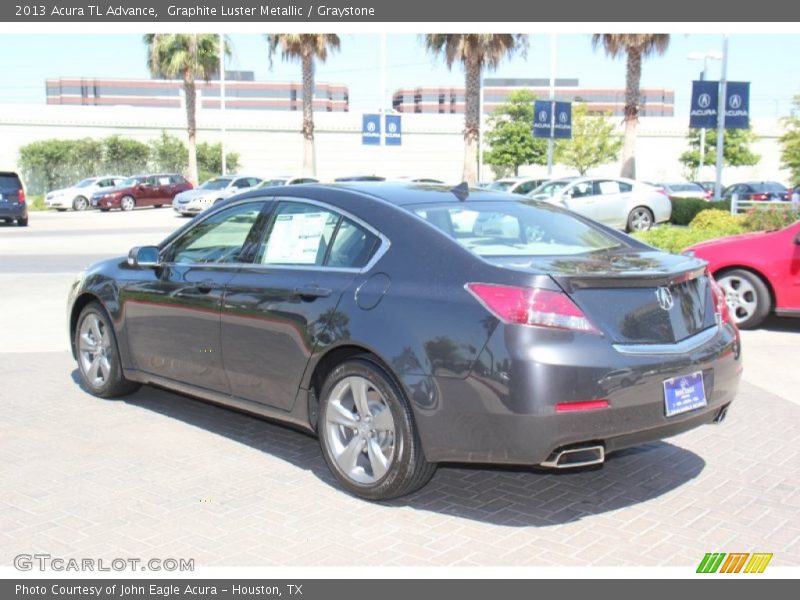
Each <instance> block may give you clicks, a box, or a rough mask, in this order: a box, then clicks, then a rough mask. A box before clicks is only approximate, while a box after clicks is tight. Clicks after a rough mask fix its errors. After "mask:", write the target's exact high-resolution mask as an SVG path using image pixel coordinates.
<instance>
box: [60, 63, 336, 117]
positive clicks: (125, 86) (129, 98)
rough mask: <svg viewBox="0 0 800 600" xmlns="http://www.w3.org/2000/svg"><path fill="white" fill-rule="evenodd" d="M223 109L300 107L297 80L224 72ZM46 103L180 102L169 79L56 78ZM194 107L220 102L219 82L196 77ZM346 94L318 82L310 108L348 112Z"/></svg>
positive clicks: (177, 85) (178, 88) (177, 84)
mask: <svg viewBox="0 0 800 600" xmlns="http://www.w3.org/2000/svg"><path fill="white" fill-rule="evenodd" d="M225 78H226V81H225V108H226V109H232V110H237V109H241V110H279V111H302V110H303V84H302V83H301V82H275V81H269V82H268V81H254V77H253V72H252V71H231V72H226V75H225ZM45 87H46V92H47V104H61V105H64V104H66V105H73V106H75V105H78V106H136V107H145V108H178V107H181V106H183V82H182V81H179V80H170V79H108V78H94V77H79V78H71V77H61V78H58V79H48V80H46V82H45ZM197 95H198V99H197V101H198V106H199V107H200V108H201V109H215V108H217V109H218V108H219V107H220V104H221V102H220V82H219V81H218V80H215V81H208V82H206V81H203V80H202V79H201V80H199V81H198V82H197ZM349 105H350V95H349V91H348V88H347V86H346V85H341V84H331V83H317V84H316V88H315V90H314V110H315V111H320V112H348V110H349Z"/></svg>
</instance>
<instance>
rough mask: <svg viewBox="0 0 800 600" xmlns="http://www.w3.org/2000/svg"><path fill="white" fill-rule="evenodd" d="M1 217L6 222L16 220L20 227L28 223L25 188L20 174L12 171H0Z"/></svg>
mask: <svg viewBox="0 0 800 600" xmlns="http://www.w3.org/2000/svg"><path fill="white" fill-rule="evenodd" d="M0 219H3V220H4V221H5V222H6V223H11V222H12V221H16V222H17V225H19V226H20V227H25V226H27V225H28V205H27V204H25V189H24V188H23V187H22V181H20V179H19V175H17V174H16V173H13V172H11V171H0Z"/></svg>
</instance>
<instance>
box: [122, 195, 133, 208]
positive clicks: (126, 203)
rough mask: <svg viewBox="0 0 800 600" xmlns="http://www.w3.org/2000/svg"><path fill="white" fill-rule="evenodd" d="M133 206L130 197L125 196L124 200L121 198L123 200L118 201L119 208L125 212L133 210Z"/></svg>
mask: <svg viewBox="0 0 800 600" xmlns="http://www.w3.org/2000/svg"><path fill="white" fill-rule="evenodd" d="M134 206H136V202H135V201H134V199H133V198H131V197H130V196H125V197H124V198H123V199H122V200H121V201H120V208H121V209H122V210H125V211H128V210H133V207H134Z"/></svg>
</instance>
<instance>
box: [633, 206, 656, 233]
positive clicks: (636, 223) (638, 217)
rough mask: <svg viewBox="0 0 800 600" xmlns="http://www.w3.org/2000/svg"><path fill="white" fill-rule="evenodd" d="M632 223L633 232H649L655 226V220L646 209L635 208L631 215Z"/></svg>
mask: <svg viewBox="0 0 800 600" xmlns="http://www.w3.org/2000/svg"><path fill="white" fill-rule="evenodd" d="M630 223H631V229H632V230H633V231H647V230H648V229H650V227H652V226H653V218H652V217H651V216H650V211H649V210H647V209H646V208H635V209H634V210H633V212H632V213H631V219H630Z"/></svg>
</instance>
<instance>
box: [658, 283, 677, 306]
mask: <svg viewBox="0 0 800 600" xmlns="http://www.w3.org/2000/svg"><path fill="white" fill-rule="evenodd" d="M656 300H658V305H659V306H660V307H661V309H662V310H670V309H671V308H672V307H673V306H674V305H675V302H674V301H673V299H672V292H670V291H669V288H665V287H660V288H658V289H657V290H656Z"/></svg>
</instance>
